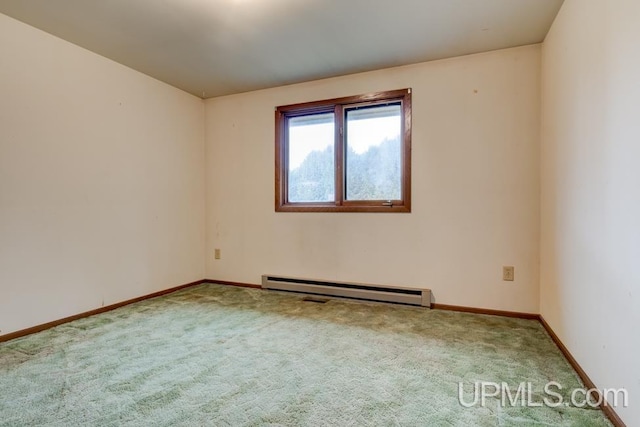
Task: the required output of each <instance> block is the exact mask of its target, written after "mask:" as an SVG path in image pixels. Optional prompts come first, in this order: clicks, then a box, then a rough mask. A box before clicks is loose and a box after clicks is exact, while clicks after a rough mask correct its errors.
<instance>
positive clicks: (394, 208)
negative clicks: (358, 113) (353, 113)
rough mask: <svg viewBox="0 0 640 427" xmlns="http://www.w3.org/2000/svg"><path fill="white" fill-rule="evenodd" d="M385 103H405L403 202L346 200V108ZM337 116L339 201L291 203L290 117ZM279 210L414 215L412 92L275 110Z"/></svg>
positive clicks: (337, 193)
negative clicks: (344, 123) (287, 142)
mask: <svg viewBox="0 0 640 427" xmlns="http://www.w3.org/2000/svg"><path fill="white" fill-rule="evenodd" d="M384 101H389V102H394V101H401V105H402V119H403V120H402V132H401V134H402V152H401V156H402V168H401V169H402V170H401V185H402V200H394V201H392V203H391V204H390V205H388V204H387V202H385V201H382V200H380V201H378V200H374V201H361V200H358V201H355V200H345V198H344V194H343V193H344V187H345V184H344V182H343V181H344V176H345V175H344V138H343V137H342V135H341V129H342V128H343V121H344V108H345V107H348V108H350V107H351V106H352V105H367V104H371V105H375V104H379V103H382V102H384ZM323 112H327V113H329V112H332V113H334V114H335V116H334V117H335V122H336V127H335V150H334V153H335V169H336V173H335V180H336V182H335V201H333V202H325V203H300V202H296V203H289V202H288V196H287V191H288V183H287V171H288V161H287V148H286V142H285V141H287V138H288V135H287V127H286V124H287V120H286V119H287V118H289V117H295V116H303V115H308V114H314V113H323ZM275 210H276V212H381V213H410V212H411V89H400V90H393V91H385V92H374V93H368V94H365V95H357V96H348V97H342V98H335V99H328V100H323V101H313V102H305V103H300V104H293V105H286V106H281V107H277V108H276V111H275Z"/></svg>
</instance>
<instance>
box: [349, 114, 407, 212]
mask: <svg viewBox="0 0 640 427" xmlns="http://www.w3.org/2000/svg"><path fill="white" fill-rule="evenodd" d="M401 117H402V105H401V104H400V103H396V104H391V105H378V106H373V107H363V108H358V109H350V110H346V120H345V127H346V138H345V141H346V142H345V154H346V157H347V160H346V165H347V167H346V189H345V198H346V200H401V199H402V144H401V133H402V122H401Z"/></svg>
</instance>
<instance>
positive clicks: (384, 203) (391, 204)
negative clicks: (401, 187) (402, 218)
mask: <svg viewBox="0 0 640 427" xmlns="http://www.w3.org/2000/svg"><path fill="white" fill-rule="evenodd" d="M382 206H389V207H390V208H391V207H393V202H392V201H391V200H387V201H386V202H382Z"/></svg>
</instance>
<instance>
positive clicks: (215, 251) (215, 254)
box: [213, 249, 220, 259]
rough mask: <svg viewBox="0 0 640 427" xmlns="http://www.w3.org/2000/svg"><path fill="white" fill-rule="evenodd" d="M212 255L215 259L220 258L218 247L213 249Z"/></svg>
mask: <svg viewBox="0 0 640 427" xmlns="http://www.w3.org/2000/svg"><path fill="white" fill-rule="evenodd" d="M213 257H214V258H215V259H220V249H215V250H214V251H213Z"/></svg>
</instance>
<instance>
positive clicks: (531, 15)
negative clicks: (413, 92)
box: [0, 0, 562, 98]
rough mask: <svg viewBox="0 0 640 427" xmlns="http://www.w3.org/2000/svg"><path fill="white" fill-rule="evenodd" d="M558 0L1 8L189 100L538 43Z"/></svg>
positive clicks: (3, 0)
mask: <svg viewBox="0 0 640 427" xmlns="http://www.w3.org/2000/svg"><path fill="white" fill-rule="evenodd" d="M561 5H562V0H0V12H2V13H4V14H6V15H9V16H12V17H14V18H16V19H19V20H21V21H23V22H26V23H28V24H30V25H33V26H35V27H37V28H40V29H42V30H44V31H47V32H49V33H51V34H54V35H56V36H58V37H61V38H63V39H65V40H68V41H70V42H72V43H75V44H77V45H79V46H82V47H85V48H87V49H89V50H92V51H94V52H96V53H99V54H100V55H103V56H106V57H107V58H111V59H113V60H114V61H117V62H120V63H122V64H125V65H127V66H129V67H131V68H133V69H136V70H138V71H141V72H143V73H145V74H148V75H150V76H152V77H155V78H157V79H159V80H162V81H164V82H167V83H169V84H171V85H173V86H176V87H178V88H181V89H184V90H185V91H187V92H190V93H192V94H194V95H197V96H200V97H203V98H209V97H213V96H220V95H227V94H232V93H239V92H246V91H250V90H256V89H262V88H267V87H274V86H281V85H285V84H291V83H297V82H302V81H308V80H315V79H320V78H325V77H333V76H338V75H344V74H351V73H356V72H361V71H369V70H374V69H379V68H385V67H390V66H397V65H404V64H411V63H416V62H423V61H429V60H433V59H441V58H447V57H453V56H459V55H465V54H470V53H477V52H485V51H490V50H495V49H502V48H507V47H514V46H521V45H526V44H532V43H539V42H541V41H542V40H543V39H544V37H545V35H546V34H547V31H548V30H549V27H550V26H551V23H552V22H553V19H554V18H555V16H556V14H557V12H558V10H559V9H560V6H561Z"/></svg>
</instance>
